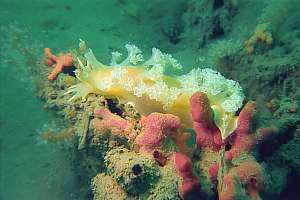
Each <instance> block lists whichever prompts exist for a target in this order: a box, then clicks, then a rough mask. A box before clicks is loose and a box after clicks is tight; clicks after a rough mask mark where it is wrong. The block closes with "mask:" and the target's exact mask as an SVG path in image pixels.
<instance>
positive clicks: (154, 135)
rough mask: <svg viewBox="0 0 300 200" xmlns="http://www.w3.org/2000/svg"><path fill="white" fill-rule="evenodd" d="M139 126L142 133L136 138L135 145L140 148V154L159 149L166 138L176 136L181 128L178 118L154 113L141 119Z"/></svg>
mask: <svg viewBox="0 0 300 200" xmlns="http://www.w3.org/2000/svg"><path fill="white" fill-rule="evenodd" d="M141 125H142V131H141V133H140V134H139V135H138V136H137V137H136V139H135V143H136V144H138V145H139V146H140V152H148V153H152V152H153V151H154V150H156V149H159V148H160V147H161V146H162V145H163V142H164V141H165V139H166V137H168V136H170V135H174V134H176V133H177V132H178V130H179V129H180V128H181V122H180V119H179V117H177V116H175V115H172V114H162V113H156V112H154V113H151V114H150V115H148V116H147V117H143V118H142V120H141Z"/></svg>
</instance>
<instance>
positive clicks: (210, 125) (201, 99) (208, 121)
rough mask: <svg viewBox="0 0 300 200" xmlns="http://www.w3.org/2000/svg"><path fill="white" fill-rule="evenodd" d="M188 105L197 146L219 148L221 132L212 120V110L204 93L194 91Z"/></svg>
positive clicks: (215, 149) (216, 149)
mask: <svg viewBox="0 0 300 200" xmlns="http://www.w3.org/2000/svg"><path fill="white" fill-rule="evenodd" d="M190 105H191V114H192V119H193V125H194V130H195V131H196V134H197V136H196V142H197V145H198V147H200V148H209V149H212V150H214V151H218V150H220V148H221V146H222V138H221V133H220V130H219V129H218V128H217V127H216V125H215V124H214V122H213V119H212V110H211V108H210V103H209V100H208V98H207V96H206V94H204V93H202V92H196V93H194V94H193V95H192V97H191V98H190Z"/></svg>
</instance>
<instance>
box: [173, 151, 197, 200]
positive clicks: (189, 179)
mask: <svg viewBox="0 0 300 200" xmlns="http://www.w3.org/2000/svg"><path fill="white" fill-rule="evenodd" d="M174 165H175V169H176V171H177V172H178V174H179V175H180V176H181V177H182V179H183V181H182V184H181V187H180V189H179V193H180V196H181V198H182V199H190V197H192V196H193V199H200V189H201V187H200V181H199V179H198V177H197V176H195V174H194V172H193V165H192V161H191V159H190V158H189V157H188V156H186V155H184V154H183V153H178V152H177V153H175V155H174Z"/></svg>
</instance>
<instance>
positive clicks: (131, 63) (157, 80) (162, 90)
mask: <svg viewBox="0 0 300 200" xmlns="http://www.w3.org/2000/svg"><path fill="white" fill-rule="evenodd" d="M125 47H126V49H127V52H128V56H127V58H126V59H125V60H123V61H122V62H118V60H120V57H121V56H122V54H121V53H119V52H113V53H112V59H111V63H110V65H104V64H103V63H101V62H99V61H98V60H97V59H96V57H95V56H94V54H93V52H92V50H91V49H89V48H87V46H86V44H85V42H84V41H82V40H80V43H79V49H80V50H81V52H83V53H82V54H83V56H82V57H78V58H77V60H78V63H79V66H78V67H77V69H76V71H75V74H76V77H77V78H78V79H79V81H80V83H78V84H77V85H74V86H72V87H71V88H70V89H69V91H68V93H74V96H73V97H72V98H71V99H70V100H74V99H78V98H85V97H86V96H87V95H88V94H90V93H95V94H101V95H104V96H106V97H116V98H119V99H122V100H124V101H126V102H131V103H133V104H134V106H135V107H136V109H137V110H138V111H139V112H140V113H141V114H142V115H148V114H150V113H152V112H161V113H170V114H174V115H176V116H178V117H180V119H181V121H182V123H183V125H184V126H185V127H186V128H192V119H191V115H190V105H189V99H190V97H191V96H192V95H193V94H194V93H195V92H197V91H200V92H204V93H205V94H206V95H207V96H208V98H209V100H210V104H211V108H212V110H213V113H214V122H215V124H216V125H217V127H218V128H219V129H220V131H221V134H222V138H223V139H225V138H226V137H228V135H230V134H231V133H232V132H233V131H234V130H235V129H236V124H237V116H235V113H236V111H237V110H238V109H239V108H240V107H241V106H242V104H243V99H244V94H243V91H242V88H241V87H240V85H239V84H238V83H237V82H235V81H233V80H229V79H226V78H225V77H224V76H222V75H221V74H220V73H219V72H217V71H214V70H212V69H209V68H205V69H199V68H197V69H193V70H191V71H190V72H189V73H187V74H185V75H181V76H172V75H166V74H165V70H166V69H167V68H169V67H173V68H177V69H181V68H182V66H181V64H179V62H178V61H177V60H175V59H174V58H173V57H172V56H171V55H169V54H165V53H162V52H161V51H160V50H159V49H156V48H153V49H152V56H151V57H150V59H149V60H147V61H145V62H144V61H143V55H142V52H141V50H140V49H139V48H137V47H136V46H134V45H129V44H127V45H126V46H125ZM83 63H85V64H83ZM139 63H141V64H139Z"/></svg>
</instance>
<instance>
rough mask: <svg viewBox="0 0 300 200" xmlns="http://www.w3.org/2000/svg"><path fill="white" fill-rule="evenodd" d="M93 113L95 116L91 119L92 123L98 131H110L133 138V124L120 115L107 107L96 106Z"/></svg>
mask: <svg viewBox="0 0 300 200" xmlns="http://www.w3.org/2000/svg"><path fill="white" fill-rule="evenodd" d="M94 114H95V116H96V118H95V119H93V121H92V124H93V127H94V128H95V129H96V130H97V131H99V132H100V133H105V132H111V133H112V134H114V135H120V136H123V137H126V138H128V139H129V140H133V139H134V138H135V137H136V133H135V131H134V129H133V125H132V124H131V123H130V122H129V121H127V120H125V119H123V118H122V117H120V116H118V115H116V114H113V113H111V112H110V111H109V110H108V109H106V108H98V109H96V110H95V112H94Z"/></svg>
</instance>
